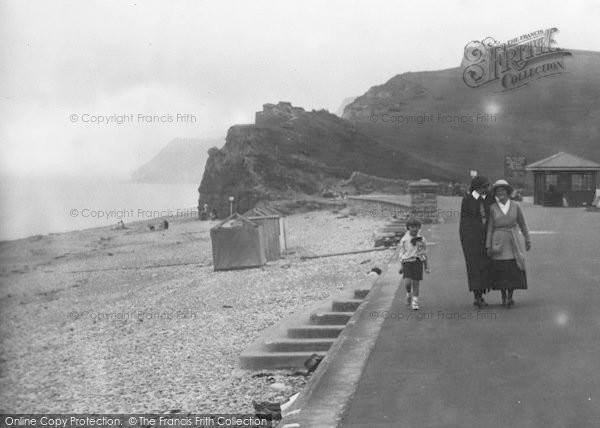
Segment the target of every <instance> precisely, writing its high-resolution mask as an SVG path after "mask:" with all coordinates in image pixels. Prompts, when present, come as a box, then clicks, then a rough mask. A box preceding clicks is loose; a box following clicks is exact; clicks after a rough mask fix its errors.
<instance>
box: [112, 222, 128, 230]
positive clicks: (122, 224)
mask: <svg viewBox="0 0 600 428" xmlns="http://www.w3.org/2000/svg"><path fill="white" fill-rule="evenodd" d="M122 229H127V228H126V227H125V223H123V220H119V221H118V222H117V224H116V225H114V226H113V230H122Z"/></svg>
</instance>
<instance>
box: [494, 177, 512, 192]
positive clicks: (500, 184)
mask: <svg viewBox="0 0 600 428" xmlns="http://www.w3.org/2000/svg"><path fill="white" fill-rule="evenodd" d="M499 187H504V188H505V189H506V193H508V196H510V195H512V193H513V190H514V189H513V187H512V186H511V185H510V184H508V181H506V180H496V182H495V183H494V184H492V194H493V195H495V194H496V189H498V188H499Z"/></svg>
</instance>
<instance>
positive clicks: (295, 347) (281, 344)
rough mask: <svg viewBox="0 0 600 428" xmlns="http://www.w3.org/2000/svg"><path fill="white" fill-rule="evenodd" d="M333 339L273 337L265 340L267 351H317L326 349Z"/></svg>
mask: <svg viewBox="0 0 600 428" xmlns="http://www.w3.org/2000/svg"><path fill="white" fill-rule="evenodd" d="M333 342H335V339H333V338H325V339H285V338H282V339H275V340H272V341H267V342H265V347H266V349H267V350H268V351H269V352H318V351H323V352H325V351H327V350H328V349H329V348H330V347H331V345H333Z"/></svg>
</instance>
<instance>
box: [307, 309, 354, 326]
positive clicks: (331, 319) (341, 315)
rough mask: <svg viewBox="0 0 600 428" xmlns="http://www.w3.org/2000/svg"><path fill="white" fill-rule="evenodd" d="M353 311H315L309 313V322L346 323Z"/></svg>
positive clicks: (325, 323) (320, 323) (319, 323)
mask: <svg viewBox="0 0 600 428" xmlns="http://www.w3.org/2000/svg"><path fill="white" fill-rule="evenodd" d="M352 315H354V312H315V313H312V314H310V323H311V324H318V325H342V324H346V323H347V322H348V321H349V320H350V318H351V317H352Z"/></svg>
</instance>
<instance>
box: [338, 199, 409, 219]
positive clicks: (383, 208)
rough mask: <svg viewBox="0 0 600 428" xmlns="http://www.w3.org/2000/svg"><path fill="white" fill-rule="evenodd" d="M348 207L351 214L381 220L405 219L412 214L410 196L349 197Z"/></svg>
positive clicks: (347, 200)
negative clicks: (379, 218)
mask: <svg viewBox="0 0 600 428" xmlns="http://www.w3.org/2000/svg"><path fill="white" fill-rule="evenodd" d="M346 205H347V206H348V209H349V210H350V213H351V214H356V215H358V216H368V217H381V218H393V217H396V218H404V217H406V215H407V214H408V213H409V212H410V197H409V196H408V195H401V196H391V195H381V196H348V197H347V198H346Z"/></svg>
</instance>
